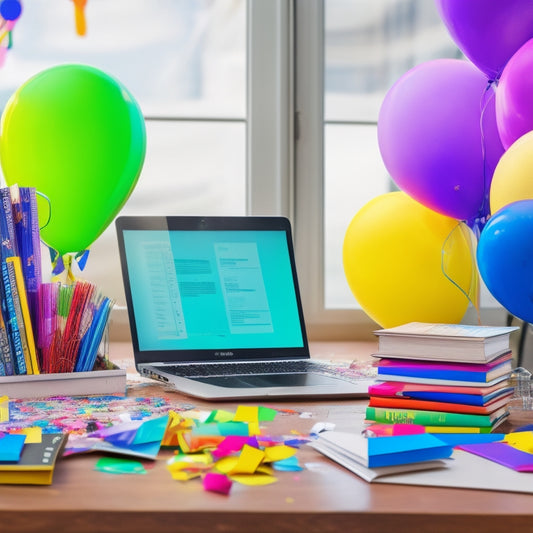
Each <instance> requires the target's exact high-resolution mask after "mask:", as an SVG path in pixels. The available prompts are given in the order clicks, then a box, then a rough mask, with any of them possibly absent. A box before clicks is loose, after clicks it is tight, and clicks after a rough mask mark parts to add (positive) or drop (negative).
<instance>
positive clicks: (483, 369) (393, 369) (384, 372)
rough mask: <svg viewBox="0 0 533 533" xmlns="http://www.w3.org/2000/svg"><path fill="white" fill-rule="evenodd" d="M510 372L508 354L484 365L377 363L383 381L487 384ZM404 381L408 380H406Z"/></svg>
mask: <svg viewBox="0 0 533 533" xmlns="http://www.w3.org/2000/svg"><path fill="white" fill-rule="evenodd" d="M511 370H512V361H511V353H510V352H509V353H508V354H505V355H503V356H501V357H499V358H498V359H495V360H494V361H493V362H491V363H487V364H484V365H483V364H469V363H446V362H438V363H437V362H433V361H410V360H405V359H386V358H384V359H382V360H381V361H380V362H379V363H378V376H382V377H383V379H384V381H386V380H387V379H389V378H390V376H396V377H403V378H409V377H412V378H425V379H441V380H447V381H467V382H475V383H488V382H489V381H491V380H493V379H496V378H499V377H501V376H505V375H508V374H510V373H511ZM405 381H409V380H408V379H406V380H405Z"/></svg>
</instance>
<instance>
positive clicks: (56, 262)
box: [48, 246, 89, 283]
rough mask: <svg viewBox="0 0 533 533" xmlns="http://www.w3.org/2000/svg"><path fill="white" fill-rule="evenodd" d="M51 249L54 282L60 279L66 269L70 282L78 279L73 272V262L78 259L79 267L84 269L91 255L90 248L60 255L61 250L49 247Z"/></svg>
mask: <svg viewBox="0 0 533 533" xmlns="http://www.w3.org/2000/svg"><path fill="white" fill-rule="evenodd" d="M48 249H49V251H50V260H51V261H52V282H56V281H59V278H60V276H61V274H62V273H63V272H65V271H66V273H67V274H66V277H67V280H68V282H69V283H74V282H75V281H76V276H74V273H73V272H72V262H73V260H74V261H76V263H77V264H78V268H79V269H80V270H83V269H84V268H85V265H86V264H87V259H88V257H89V250H83V251H82V252H77V253H76V254H74V255H73V254H65V255H62V256H61V255H59V252H58V251H57V250H55V249H54V248H51V247H50V246H49V247H48Z"/></svg>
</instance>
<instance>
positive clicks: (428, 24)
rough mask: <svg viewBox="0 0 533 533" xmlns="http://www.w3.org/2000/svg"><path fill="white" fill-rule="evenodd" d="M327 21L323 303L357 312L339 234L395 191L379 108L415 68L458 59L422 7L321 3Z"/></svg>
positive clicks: (398, 2) (431, 9)
mask: <svg viewBox="0 0 533 533" xmlns="http://www.w3.org/2000/svg"><path fill="white" fill-rule="evenodd" d="M324 17H325V22H324V23H325V41H324V50H325V52H324V169H325V170H324V198H325V200H324V234H325V241H324V262H325V274H324V280H325V284H324V290H325V297H324V303H325V307H326V308H329V309H339V308H341V309H342V308H358V304H357V302H356V300H355V298H354V297H353V296H352V294H351V292H350V289H349V287H348V284H347V282H346V279H345V276H344V272H343V267H342V242H343V239H344V234H345V231H346V229H347V227H348V224H349V223H350V221H351V219H352V217H353V216H354V215H355V214H356V213H357V211H358V210H359V209H360V208H361V207H363V205H364V204H366V203H367V202H368V201H369V200H370V199H371V198H374V197H375V196H378V195H379V194H383V193H386V192H389V191H391V190H395V189H396V187H395V185H394V184H393V182H392V181H391V180H390V178H389V176H388V173H387V171H386V169H385V166H384V165H383V163H382V160H381V156H380V153H379V148H378V143H377V118H378V114H379V108H380V106H381V102H382V101H383V98H384V97H385V94H386V92H387V91H388V89H389V88H390V87H391V86H392V84H393V83H394V82H395V81H396V80H397V79H398V78H400V76H401V75H402V74H404V73H405V72H407V71H408V70H409V69H410V68H411V67H413V66H414V65H416V64H419V63H421V62H423V61H429V60H431V59H435V58H438V57H459V52H458V50H457V48H456V46H455V45H454V44H453V42H452V41H451V39H450V37H449V36H448V33H447V30H446V28H445V26H444V24H443V23H442V21H441V20H440V18H439V16H438V14H437V11H436V8H435V5H434V3H433V2H428V1H427V0H382V1H380V2H372V1H369V0H326V1H325V3H324Z"/></svg>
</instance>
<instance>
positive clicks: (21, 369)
mask: <svg viewBox="0 0 533 533" xmlns="http://www.w3.org/2000/svg"><path fill="white" fill-rule="evenodd" d="M1 269H2V282H3V284H4V295H3V296H4V299H5V305H6V311H7V319H6V326H7V331H8V334H9V339H10V341H11V347H12V349H13V355H14V357H13V362H14V367H15V373H16V374H26V361H25V359H24V351H23V349H22V340H21V336H20V330H19V325H18V321H17V313H16V310H15V303H14V301H13V290H12V283H11V280H10V277H9V269H8V266H7V262H6V261H2V265H1ZM13 282H14V279H13Z"/></svg>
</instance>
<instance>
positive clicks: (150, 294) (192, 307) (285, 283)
mask: <svg viewBox="0 0 533 533" xmlns="http://www.w3.org/2000/svg"><path fill="white" fill-rule="evenodd" d="M124 247H125V252H126V255H127V263H128V272H129V280H130V285H131V294H132V301H133V311H134V314H135V321H136V325H137V336H138V343H139V349H140V350H143V351H144V350H196V349H200V350H202V349H224V348H227V349H241V348H243V349H246V348H280V347H302V346H303V345H304V341H303V338H302V332H301V327H300V320H299V315H298V306H297V302H296V295H295V289H294V284H293V276H292V272H291V264H290V258H289V251H288V247H287V240H286V235H285V232H284V231H255V230H250V231H232V230H227V231H226V230H220V231H218V230H217V231H210V230H207V231H182V230H179V231H176V230H169V231H165V230H146V231H145V230H135V231H131V230H125V231H124Z"/></svg>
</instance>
